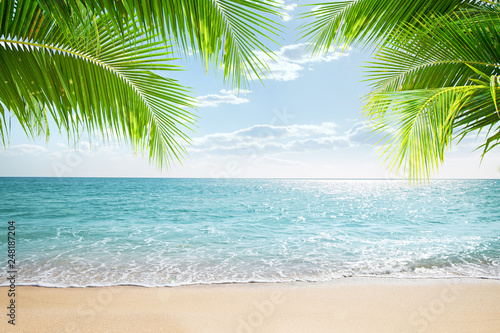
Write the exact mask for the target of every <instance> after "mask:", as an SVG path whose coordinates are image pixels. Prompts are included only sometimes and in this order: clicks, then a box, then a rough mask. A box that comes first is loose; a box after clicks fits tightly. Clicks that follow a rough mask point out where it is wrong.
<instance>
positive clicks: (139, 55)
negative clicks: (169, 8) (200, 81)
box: [0, 1, 193, 165]
mask: <svg viewBox="0 0 500 333" xmlns="http://www.w3.org/2000/svg"><path fill="white" fill-rule="evenodd" d="M13 3H15V4H14V5H12V4H13ZM13 6H14V7H15V9H13ZM79 16H80V17H82V18H88V19H89V21H90V23H91V24H90V23H89V24H85V23H83V22H81V21H79V20H77V21H74V22H73V23H72V29H73V30H72V33H71V34H69V33H68V31H67V30H66V29H67V27H66V28H65V27H61V26H59V25H58V24H57V21H56V20H55V19H54V18H53V17H52V16H51V15H47V13H46V12H44V11H43V10H42V9H41V7H39V6H38V5H37V4H36V3H33V2H30V1H25V2H23V1H16V2H10V1H7V2H1V3H0V29H1V30H0V102H1V106H2V107H1V108H0V112H1V114H2V122H1V126H0V132H1V133H0V134H1V135H2V140H3V142H4V143H5V142H6V139H5V138H6V136H8V134H9V131H8V129H9V124H8V114H9V113H10V114H12V115H13V116H15V117H16V118H17V119H18V120H19V122H20V123H21V125H22V126H23V128H24V129H25V131H26V133H27V134H28V135H29V136H32V137H33V136H37V135H40V133H42V132H43V133H48V131H47V125H46V124H47V117H49V116H50V117H52V118H53V119H54V120H55V121H56V123H57V125H58V127H59V129H62V130H65V131H67V132H68V133H69V134H70V136H71V137H73V138H74V140H77V138H78V137H79V136H80V134H81V132H82V131H83V130H86V131H88V132H89V134H95V133H96V132H99V133H108V134H109V136H111V137H116V138H122V139H125V140H126V141H128V142H130V143H131V145H132V146H133V147H134V148H135V149H142V150H143V151H148V154H149V158H150V160H152V161H155V162H157V163H158V164H159V165H163V164H164V163H169V162H170V161H171V160H172V159H174V158H176V159H178V158H180V156H181V155H182V154H183V152H184V148H183V146H182V142H187V141H189V138H188V136H187V135H186V134H185V133H184V131H182V130H181V129H188V128H189V127H188V126H189V124H190V123H192V122H193V115H192V114H191V113H190V112H189V111H186V109H185V107H189V106H191V103H192V101H193V99H192V98H191V97H190V96H189V91H188V90H187V89H186V88H185V87H183V86H181V85H179V84H178V83H177V82H176V81H174V80H171V79H165V78H163V77H162V76H160V75H158V74H155V73H154V72H152V71H172V70H179V68H178V67H177V66H174V65H171V64H169V62H170V60H173V58H172V56H171V54H170V53H169V52H167V51H166V50H165V45H164V42H163V41H162V40H161V39H160V38H158V36H157V35H155V34H153V33H151V32H148V33H147V34H144V33H143V32H142V30H141V29H139V28H138V27H139V23H138V22H137V21H136V20H128V21H127V22H126V24H123V25H122V29H123V32H124V33H123V35H121V34H115V35H111V34H109V33H108V32H109V31H110V30H111V29H112V25H113V20H112V18H111V16H110V15H107V14H105V15H100V16H92V15H88V11H87V10H86V9H84V8H83V9H82V11H81V12H80V14H79ZM42 129H43V130H42Z"/></svg>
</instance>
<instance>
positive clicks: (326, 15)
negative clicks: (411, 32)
mask: <svg viewBox="0 0 500 333" xmlns="http://www.w3.org/2000/svg"><path fill="white" fill-rule="evenodd" d="M478 5H483V6H488V4H487V3H486V2H482V1H475V0H436V1H428V0H412V1H401V0H385V1H380V0H350V1H339V2H326V3H317V4H315V5H308V6H314V7H313V8H312V10H310V11H309V12H307V13H305V14H302V15H301V18H302V19H311V20H312V22H309V23H306V24H304V25H302V26H301V30H302V35H301V38H304V39H307V40H308V41H309V42H310V43H311V44H312V45H314V48H313V52H314V53H319V52H326V51H328V50H329V49H330V47H332V46H333V47H339V46H343V47H348V46H355V45H358V44H359V43H362V44H363V45H373V44H374V43H375V42H376V43H384V40H385V38H386V37H387V36H389V35H390V34H391V33H393V32H394V31H397V30H398V29H399V28H400V27H401V26H402V25H404V24H407V23H410V24H414V23H415V16H416V15H431V14H435V15H438V14H446V13H451V12H453V11H455V10H457V9H459V8H470V7H472V6H478Z"/></svg>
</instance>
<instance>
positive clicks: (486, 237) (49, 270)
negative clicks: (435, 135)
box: [0, 178, 500, 287]
mask: <svg viewBox="0 0 500 333" xmlns="http://www.w3.org/2000/svg"><path fill="white" fill-rule="evenodd" d="M11 220H14V221H15V226H16V265H17V270H18V277H17V280H16V283H17V284H18V285H39V286H58V287H67V286H108V285H141V286H176V285H186V284H205V283H231V282H284V281H328V280H332V279H339V278H346V277H353V276H376V277H406V278H429V277H439V278H447V277H483V278H492V279H499V278H500V181H499V180H433V181H431V182H430V183H429V184H426V185H420V186H411V185H409V184H408V183H407V182H405V181H401V180H328V179H317V180H311V179H168V178H162V179H137V178H135V179H129V178H0V258H1V257H3V259H1V262H2V264H1V265H0V268H1V269H2V271H3V272H5V274H1V276H4V277H3V278H0V283H1V285H7V284H8V282H7V274H6V272H7V259H8V258H7V227H8V221H11Z"/></svg>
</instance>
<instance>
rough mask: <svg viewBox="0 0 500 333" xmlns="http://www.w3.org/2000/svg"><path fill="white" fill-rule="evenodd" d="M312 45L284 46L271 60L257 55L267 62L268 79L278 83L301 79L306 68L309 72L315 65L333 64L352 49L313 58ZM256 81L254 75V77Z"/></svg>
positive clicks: (262, 54)
mask: <svg viewBox="0 0 500 333" xmlns="http://www.w3.org/2000/svg"><path fill="white" fill-rule="evenodd" d="M310 46H311V44H310V43H300V44H293V45H286V46H283V47H282V48H281V49H280V50H279V51H276V52H275V55H276V56H275V59H274V60H272V59H269V58H268V57H267V56H266V55H265V54H264V53H263V52H260V51H257V52H255V54H256V55H257V57H258V58H259V59H261V60H264V61H265V62H267V64H268V67H269V73H266V78H267V79H274V80H277V81H291V80H295V79H297V78H298V77H300V75H301V74H300V72H302V71H303V70H304V69H305V67H304V66H306V67H307V69H308V70H310V71H311V70H313V69H314V68H313V65H314V64H318V63H321V62H331V61H334V60H338V59H340V58H342V57H346V56H348V55H349V51H350V49H346V50H344V51H343V52H342V51H338V50H337V51H335V50H333V49H332V50H330V51H328V52H326V53H325V54H321V55H318V56H314V57H313V56H311V54H310V52H309V50H308V48H309V47H310ZM252 78H253V79H256V76H255V75H254V76H253V77H252Z"/></svg>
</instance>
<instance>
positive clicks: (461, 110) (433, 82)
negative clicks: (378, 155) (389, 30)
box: [364, 10, 500, 179]
mask: <svg viewBox="0 0 500 333" xmlns="http://www.w3.org/2000/svg"><path fill="white" fill-rule="evenodd" d="M418 20H419V25H418V26H417V25H406V29H404V30H401V31H399V32H398V33H397V34H395V35H393V36H391V37H390V38H389V39H388V42H387V43H386V44H385V45H382V46H380V47H379V49H378V50H377V52H376V53H375V61H373V62H371V63H370V64H369V66H368V74H367V75H368V80H369V81H372V88H373V91H372V92H371V93H370V94H369V95H368V96H367V103H366V105H365V109H364V115H365V116H366V117H368V118H369V119H371V121H373V123H374V130H375V131H387V129H388V128H395V129H396V131H394V132H393V133H392V134H391V135H389V136H388V138H389V139H387V140H386V141H385V142H384V146H383V147H384V148H383V149H384V150H383V153H384V154H386V155H388V158H390V160H389V163H390V165H391V166H392V167H397V168H399V167H401V166H408V167H409V168H408V170H409V176H410V178H414V179H415V178H416V179H419V178H427V177H429V176H430V174H431V173H432V172H433V171H436V170H437V167H438V165H439V163H441V162H442V161H443V157H444V151H445V150H446V149H447V148H449V145H450V142H451V139H452V138H453V137H461V138H463V137H464V136H465V135H468V134H470V133H476V132H477V131H480V130H483V129H488V131H489V132H488V133H489V135H488V136H487V140H486V143H485V144H484V145H482V146H481V147H483V148H484V150H483V155H484V153H486V152H487V151H488V150H489V149H491V148H492V147H493V146H495V145H496V144H497V141H498V139H499V137H500V136H499V135H498V127H497V124H498V122H499V120H500V117H499V115H498V112H497V110H496V108H495V101H496V100H497V94H498V93H499V90H500V89H499V87H498V85H497V84H496V81H497V77H498V75H499V74H500V63H498V62H497V61H496V60H495V59H500V50H499V49H498V45H500V13H498V12H495V11H482V12H477V11H468V10H460V11H459V12H455V13H452V14H448V15H442V16H433V17H424V16H420V17H419V18H418Z"/></svg>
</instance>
